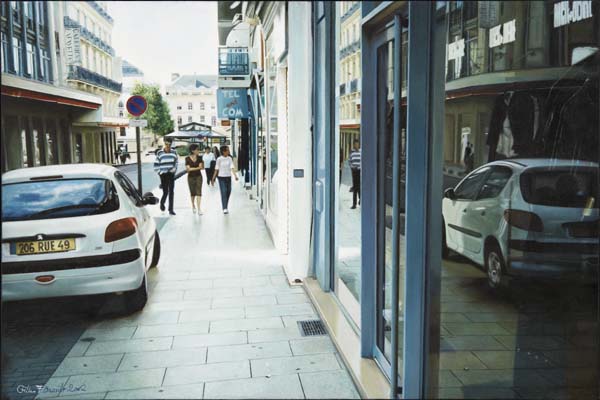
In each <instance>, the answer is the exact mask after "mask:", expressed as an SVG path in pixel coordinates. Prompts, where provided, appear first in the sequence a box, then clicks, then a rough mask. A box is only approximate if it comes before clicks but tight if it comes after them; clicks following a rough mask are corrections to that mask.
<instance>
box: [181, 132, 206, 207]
mask: <svg viewBox="0 0 600 400" xmlns="http://www.w3.org/2000/svg"><path fill="white" fill-rule="evenodd" d="M185 169H186V170H187V176H188V186H189V188H190V197H191V200H192V212H193V213H194V214H196V212H198V214H199V215H202V208H200V205H201V201H202V170H203V169H204V161H203V160H202V157H201V156H200V146H198V145H197V144H191V145H190V155H189V156H187V157H186V158H185ZM196 204H198V208H196Z"/></svg>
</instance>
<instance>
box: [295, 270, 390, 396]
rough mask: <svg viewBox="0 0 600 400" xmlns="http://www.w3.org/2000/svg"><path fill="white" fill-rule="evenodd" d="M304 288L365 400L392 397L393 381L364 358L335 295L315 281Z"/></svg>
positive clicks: (307, 281) (306, 281)
mask: <svg viewBox="0 0 600 400" xmlns="http://www.w3.org/2000/svg"><path fill="white" fill-rule="evenodd" d="M304 288H305V290H306V293H307V294H308V296H309V298H310V299H311V301H312V303H313V305H314V306H315V309H316V310H317V313H318V314H319V316H320V317H321V319H322V320H323V322H324V323H325V326H326V327H327V331H328V332H329V335H330V336H331V339H332V340H333V343H334V344H335V347H336V348H337V350H338V352H339V353H340V356H341V357H342V360H343V361H344V364H346V367H347V368H348V371H349V372H350V375H351V376H352V380H353V381H354V383H355V385H356V387H357V389H358V391H359V393H360V396H361V398H363V399H385V398H388V397H389V394H390V383H389V381H388V380H387V378H386V377H385V375H384V374H383V372H382V371H381V370H380V369H379V367H378V366H377V364H376V363H375V361H374V360H372V359H369V358H362V357H361V356H360V338H359V337H358V335H357V334H356V332H355V331H354V330H353V329H352V327H351V326H350V323H349V322H348V320H347V319H346V317H345V316H344V313H343V312H342V310H340V308H339V305H338V304H337V302H336V301H335V300H334V298H333V295H332V294H331V293H325V292H323V290H321V287H320V286H319V282H318V281H317V280H316V279H314V278H306V279H305V280H304Z"/></svg>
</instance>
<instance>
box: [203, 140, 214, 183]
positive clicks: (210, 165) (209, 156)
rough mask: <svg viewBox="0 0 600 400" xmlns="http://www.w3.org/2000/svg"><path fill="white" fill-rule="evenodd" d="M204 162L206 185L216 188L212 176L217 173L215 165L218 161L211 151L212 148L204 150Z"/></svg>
mask: <svg viewBox="0 0 600 400" xmlns="http://www.w3.org/2000/svg"><path fill="white" fill-rule="evenodd" d="M202 161H203V162H204V171H205V172H206V184H207V185H209V186H211V185H212V186H214V183H213V182H212V176H213V174H214V172H215V164H216V163H217V159H216V158H215V155H214V153H213V152H211V151H210V148H208V147H207V148H205V149H204V155H203V156H202Z"/></svg>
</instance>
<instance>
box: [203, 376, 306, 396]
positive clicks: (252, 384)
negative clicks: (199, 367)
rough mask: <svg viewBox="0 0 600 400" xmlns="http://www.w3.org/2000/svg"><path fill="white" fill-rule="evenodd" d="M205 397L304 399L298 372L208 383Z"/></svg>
mask: <svg viewBox="0 0 600 400" xmlns="http://www.w3.org/2000/svg"><path fill="white" fill-rule="evenodd" d="M204 398H205V399H303V398H304V392H303V391H302V385H300V380H299V378H298V375H297V374H294V375H280V376H273V377H271V378H262V377H261V378H251V379H240V380H235V381H222V382H212V383H207V384H206V386H205V388H204Z"/></svg>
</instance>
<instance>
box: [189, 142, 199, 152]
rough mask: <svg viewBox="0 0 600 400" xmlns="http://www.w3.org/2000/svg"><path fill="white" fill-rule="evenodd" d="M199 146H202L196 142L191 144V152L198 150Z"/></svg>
mask: <svg viewBox="0 0 600 400" xmlns="http://www.w3.org/2000/svg"><path fill="white" fill-rule="evenodd" d="M199 148H200V146H198V145H197V144H195V143H192V144H190V153H192V152H193V151H194V150H198V149H199Z"/></svg>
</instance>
